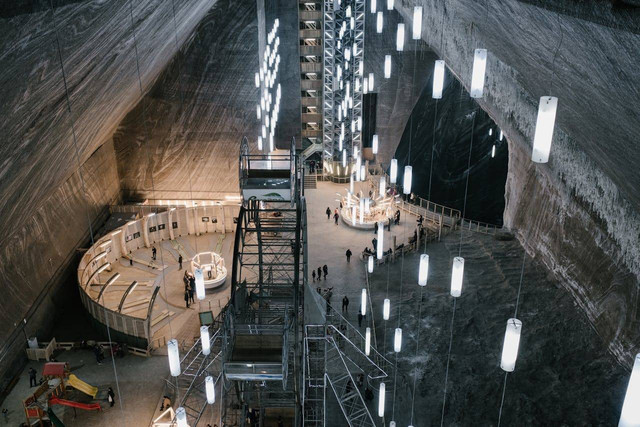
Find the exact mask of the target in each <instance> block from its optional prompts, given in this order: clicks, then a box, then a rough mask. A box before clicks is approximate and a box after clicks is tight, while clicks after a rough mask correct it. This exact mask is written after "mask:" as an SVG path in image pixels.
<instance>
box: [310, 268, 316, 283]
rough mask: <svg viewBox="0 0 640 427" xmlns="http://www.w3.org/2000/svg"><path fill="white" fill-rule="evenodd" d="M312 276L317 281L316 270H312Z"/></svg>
mask: <svg viewBox="0 0 640 427" xmlns="http://www.w3.org/2000/svg"><path fill="white" fill-rule="evenodd" d="M311 277H312V278H313V281H314V282H315V281H316V271H315V270H311Z"/></svg>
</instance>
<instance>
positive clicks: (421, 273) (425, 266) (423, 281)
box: [418, 254, 429, 286]
mask: <svg viewBox="0 0 640 427" xmlns="http://www.w3.org/2000/svg"><path fill="white" fill-rule="evenodd" d="M428 275H429V255H427V254H422V255H420V269H419V270H418V285H420V286H427V276H428Z"/></svg>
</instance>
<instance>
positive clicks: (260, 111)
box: [256, 105, 262, 120]
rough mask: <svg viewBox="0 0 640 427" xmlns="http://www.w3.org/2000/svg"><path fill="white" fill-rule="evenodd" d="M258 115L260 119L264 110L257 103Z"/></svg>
mask: <svg viewBox="0 0 640 427" xmlns="http://www.w3.org/2000/svg"><path fill="white" fill-rule="evenodd" d="M256 116H257V117H258V120H260V118H261V117H262V110H260V105H256Z"/></svg>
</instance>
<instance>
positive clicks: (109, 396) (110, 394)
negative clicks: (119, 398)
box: [107, 387, 116, 408]
mask: <svg viewBox="0 0 640 427" xmlns="http://www.w3.org/2000/svg"><path fill="white" fill-rule="evenodd" d="M107 400H109V406H111V407H112V408H113V405H115V404H116V394H115V393H114V392H113V389H112V388H111V387H109V391H107Z"/></svg>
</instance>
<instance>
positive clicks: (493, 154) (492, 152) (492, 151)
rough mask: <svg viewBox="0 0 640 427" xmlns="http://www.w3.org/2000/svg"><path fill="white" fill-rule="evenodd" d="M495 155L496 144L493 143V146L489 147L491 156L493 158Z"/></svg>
mask: <svg viewBox="0 0 640 427" xmlns="http://www.w3.org/2000/svg"><path fill="white" fill-rule="evenodd" d="M495 156H496V145H495V144H493V147H491V158H492V159H493V158H494V157H495Z"/></svg>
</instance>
